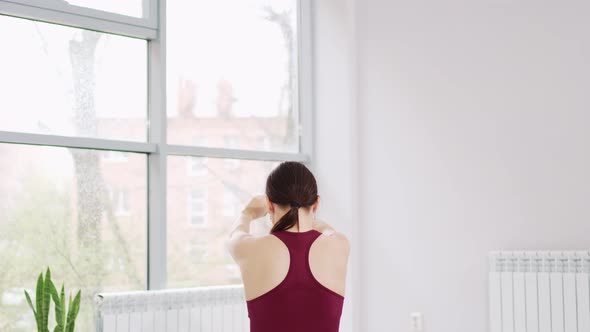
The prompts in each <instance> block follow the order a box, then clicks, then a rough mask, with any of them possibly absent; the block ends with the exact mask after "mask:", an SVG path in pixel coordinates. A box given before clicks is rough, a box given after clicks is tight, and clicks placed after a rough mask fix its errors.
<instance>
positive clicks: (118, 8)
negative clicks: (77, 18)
mask: <svg viewBox="0 0 590 332" xmlns="http://www.w3.org/2000/svg"><path fill="white" fill-rule="evenodd" d="M66 1H67V2H68V3H69V4H72V5H76V6H81V7H87V8H92V9H98V10H103V11H107V12H111V13H117V14H122V15H127V16H134V17H143V16H144V15H143V9H144V7H143V2H144V1H143V0H66ZM151 1H156V0H151ZM146 3H147V2H146ZM146 9H147V8H146Z"/></svg>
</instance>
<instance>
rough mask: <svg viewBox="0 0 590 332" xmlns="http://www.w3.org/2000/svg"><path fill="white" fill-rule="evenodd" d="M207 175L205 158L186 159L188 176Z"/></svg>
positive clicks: (207, 169) (207, 168)
mask: <svg viewBox="0 0 590 332" xmlns="http://www.w3.org/2000/svg"><path fill="white" fill-rule="evenodd" d="M207 173H209V167H208V166H207V158H206V157H192V156H191V157H189V158H188V175H189V176H205V175H207Z"/></svg>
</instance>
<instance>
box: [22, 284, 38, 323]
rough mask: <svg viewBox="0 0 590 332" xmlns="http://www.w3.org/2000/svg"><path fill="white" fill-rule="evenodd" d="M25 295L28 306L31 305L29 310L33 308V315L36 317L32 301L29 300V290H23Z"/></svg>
mask: <svg viewBox="0 0 590 332" xmlns="http://www.w3.org/2000/svg"><path fill="white" fill-rule="evenodd" d="M25 296H26V297H27V302H28V303H29V307H31V310H33V315H35V319H36V318H37V312H36V311H35V308H34V307H33V301H31V296H30V295H29V292H27V291H26V290H25Z"/></svg>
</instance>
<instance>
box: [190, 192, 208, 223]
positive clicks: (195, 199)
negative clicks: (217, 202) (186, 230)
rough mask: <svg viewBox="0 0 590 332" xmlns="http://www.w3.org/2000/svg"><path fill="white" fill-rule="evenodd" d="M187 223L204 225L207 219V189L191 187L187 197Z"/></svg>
mask: <svg viewBox="0 0 590 332" xmlns="http://www.w3.org/2000/svg"><path fill="white" fill-rule="evenodd" d="M188 204H189V223H190V224H191V225H193V226H204V225H205V224H206V221H207V204H208V201H207V190H206V189H202V188H199V189H192V190H191V191H190V192H189V197H188Z"/></svg>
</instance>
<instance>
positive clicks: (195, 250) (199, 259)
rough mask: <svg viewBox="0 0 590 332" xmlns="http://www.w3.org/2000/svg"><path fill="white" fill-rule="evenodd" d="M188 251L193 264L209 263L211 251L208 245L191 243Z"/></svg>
mask: <svg viewBox="0 0 590 332" xmlns="http://www.w3.org/2000/svg"><path fill="white" fill-rule="evenodd" d="M186 251H187V256H188V259H189V261H190V262H191V263H192V264H204V263H206V262H207V258H208V255H209V250H208V247H207V244H206V243H192V242H189V243H188V245H187V248H186Z"/></svg>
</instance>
